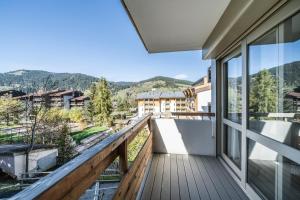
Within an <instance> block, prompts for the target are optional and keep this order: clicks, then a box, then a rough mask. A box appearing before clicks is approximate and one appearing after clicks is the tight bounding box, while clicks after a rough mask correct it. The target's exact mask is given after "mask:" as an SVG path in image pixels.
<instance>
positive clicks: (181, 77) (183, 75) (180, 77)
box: [174, 74, 188, 79]
mask: <svg viewBox="0 0 300 200" xmlns="http://www.w3.org/2000/svg"><path fill="white" fill-rule="evenodd" d="M174 78H176V79H187V78H188V75H186V74H177V75H175V76H174Z"/></svg>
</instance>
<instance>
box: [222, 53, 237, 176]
mask: <svg viewBox="0 0 300 200" xmlns="http://www.w3.org/2000/svg"><path fill="white" fill-rule="evenodd" d="M222 65H223V80H224V81H223V108H224V109H223V120H222V121H223V131H222V132H223V134H222V146H223V147H222V156H223V158H224V159H225V160H226V161H227V163H228V164H229V165H230V166H231V168H232V169H233V170H234V172H235V173H236V174H237V175H238V177H240V174H241V157H242V155H241V136H242V126H241V124H242V55H241V52H240V50H237V51H236V52H234V53H233V54H232V55H230V56H228V57H227V58H226V59H224V61H223V64H222Z"/></svg>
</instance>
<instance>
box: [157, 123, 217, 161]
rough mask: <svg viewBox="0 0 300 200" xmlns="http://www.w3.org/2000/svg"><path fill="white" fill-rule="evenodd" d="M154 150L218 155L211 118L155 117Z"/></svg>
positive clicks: (158, 151)
mask: <svg viewBox="0 0 300 200" xmlns="http://www.w3.org/2000/svg"><path fill="white" fill-rule="evenodd" d="M152 124H153V126H152V131H153V134H154V143H153V152H154V153H170V154H191V155H209V156H215V155H216V139H215V136H214V133H213V129H212V121H210V120H189V119H153V123H152Z"/></svg>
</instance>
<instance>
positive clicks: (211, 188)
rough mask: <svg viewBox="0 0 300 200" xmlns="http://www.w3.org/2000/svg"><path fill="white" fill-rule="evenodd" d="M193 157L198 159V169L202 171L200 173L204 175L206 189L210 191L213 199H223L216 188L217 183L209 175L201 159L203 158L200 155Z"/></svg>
mask: <svg viewBox="0 0 300 200" xmlns="http://www.w3.org/2000/svg"><path fill="white" fill-rule="evenodd" d="M193 158H194V159H195V161H196V164H197V166H198V170H199V172H200V174H201V175H202V177H203V179H204V183H205V186H206V189H207V191H208V193H209V196H210V198H211V199H218V200H219V199H221V197H220V195H219V193H218V192H217V190H216V188H215V185H214V183H213V182H212V180H211V178H210V177H209V175H208V173H207V171H206V169H205V167H204V165H203V163H202V161H201V158H200V157H198V156H193Z"/></svg>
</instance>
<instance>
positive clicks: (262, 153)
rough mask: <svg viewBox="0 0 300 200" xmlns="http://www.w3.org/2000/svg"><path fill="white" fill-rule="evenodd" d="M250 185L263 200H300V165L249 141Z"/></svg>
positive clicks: (248, 179)
mask: <svg viewBox="0 0 300 200" xmlns="http://www.w3.org/2000/svg"><path fill="white" fill-rule="evenodd" d="M247 170H248V176H247V182H248V184H249V185H250V186H251V187H252V188H253V189H254V190H255V191H256V192H257V193H258V194H259V195H260V196H261V197H262V198H263V199H270V200H271V199H276V197H277V199H286V200H298V199H300V165H299V163H296V162H293V161H291V160H289V159H287V158H285V157H283V156H281V155H280V154H278V153H277V152H275V151H273V150H271V149H269V148H267V147H265V146H263V145H261V144H260V143H258V142H255V141H252V140H250V139H248V167H247Z"/></svg>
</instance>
